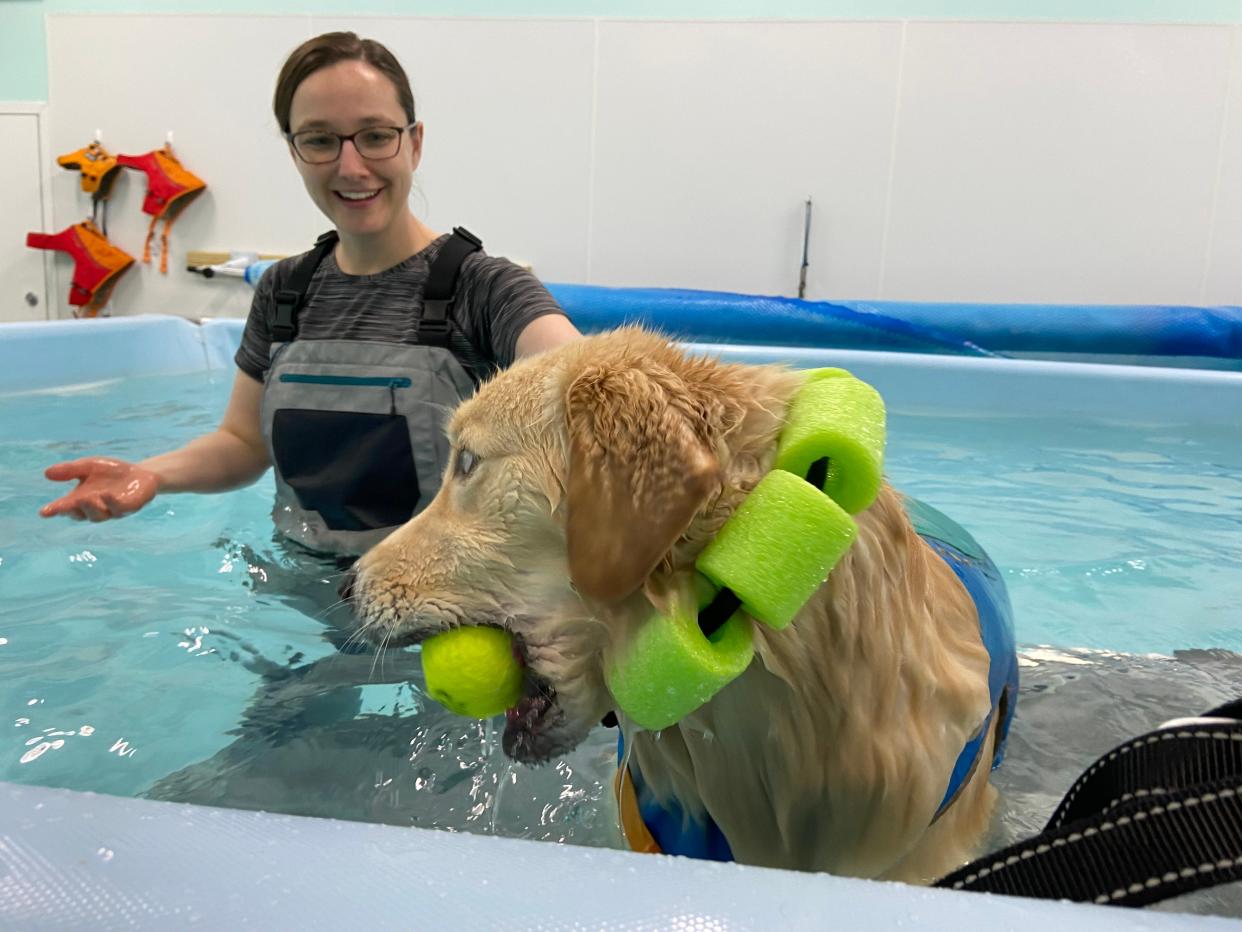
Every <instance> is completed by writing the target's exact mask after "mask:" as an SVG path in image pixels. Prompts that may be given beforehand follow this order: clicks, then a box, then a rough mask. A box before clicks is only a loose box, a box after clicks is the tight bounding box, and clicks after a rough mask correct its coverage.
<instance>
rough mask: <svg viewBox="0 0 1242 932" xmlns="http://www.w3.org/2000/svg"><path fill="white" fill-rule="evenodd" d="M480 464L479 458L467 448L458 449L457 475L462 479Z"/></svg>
mask: <svg viewBox="0 0 1242 932" xmlns="http://www.w3.org/2000/svg"><path fill="white" fill-rule="evenodd" d="M478 465H479V458H478V457H477V456H475V455H474V454H473V453H472V452H470V451H469V450H466V449H461V450H458V451H457V475H458V476H459V477H461V478H462V479H465V478H467V477H468V476H469V475H470V474H471V473H472V472H474V468H475V467H476V466H478Z"/></svg>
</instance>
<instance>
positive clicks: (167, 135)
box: [164, 130, 173, 146]
mask: <svg viewBox="0 0 1242 932" xmlns="http://www.w3.org/2000/svg"><path fill="white" fill-rule="evenodd" d="M172 134H173V131H172V130H169V131H168V132H167V133H165V134H164V142H165V144H167V145H169V146H171V145H172Z"/></svg>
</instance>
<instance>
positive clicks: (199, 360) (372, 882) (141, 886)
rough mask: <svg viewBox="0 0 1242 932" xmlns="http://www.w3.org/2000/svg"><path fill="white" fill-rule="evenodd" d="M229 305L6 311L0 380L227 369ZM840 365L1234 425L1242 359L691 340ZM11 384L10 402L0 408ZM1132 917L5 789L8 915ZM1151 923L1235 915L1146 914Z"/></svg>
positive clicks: (708, 925) (1065, 926) (512, 920)
mask: <svg viewBox="0 0 1242 932" xmlns="http://www.w3.org/2000/svg"><path fill="white" fill-rule="evenodd" d="M241 327H242V322H241V321H238V320H218V321H208V322H206V323H204V324H202V325H195V324H192V323H190V322H188V321H186V320H184V319H182V318H176V317H160V316H145V317H128V318H121V319H102V320H90V321H64V322H54V323H41V324H13V325H6V326H4V327H3V328H0V393H12V392H26V391H32V390H59V389H61V388H65V387H68V386H71V385H75V384H82V383H90V382H97V381H101V380H106V379H112V378H120V377H126V376H134V375H143V374H157V373H173V372H195V371H200V372H203V373H204V374H206V375H210V376H211V377H213V378H214V377H219V378H232V372H233V364H232V355H233V352H234V349H235V347H236V345H237V342H238V339H239V337H240V333H241ZM695 348H696V349H697V350H701V351H704V352H715V353H718V354H720V355H722V356H724V357H726V358H731V357H734V356H737V357H739V358H741V357H743V356H744V357H745V358H747V359H750V360H754V359H771V360H773V361H783V362H788V363H792V364H795V365H800V366H813V365H840V366H845V367H847V368H849V369H851V370H853V371H854V372H855V373H857V374H858V375H859V376H861V377H862V378H864V379H867V380H869V381H871V382H872V383H873V384H875V385H876V386H877V387H878V388H880V390H881V391H882V392H883V393H884V394H885V396H886V399H887V401H888V403H889V405H890V407H892V408H893V409H894V410H906V411H911V412H918V411H926V410H935V411H937V412H939V413H941V414H945V413H950V414H952V413H960V414H962V415H963V416H969V415H971V414H975V413H989V414H995V413H1007V414H1018V415H1033V416H1041V415H1056V416H1083V417H1107V418H1113V419H1124V420H1132V421H1137V422H1144V423H1157V422H1158V423H1206V424H1214V425H1234V426H1236V425H1237V424H1238V422H1239V419H1240V416H1239V414H1238V412H1239V411H1242V374H1239V373H1230V372H1211V371H1193V370H1174V369H1162V368H1136V367H1127V366H1105V365H1091V364H1080V363H1061V362H1042V361H1023V360H1009V359H996V358H968V357H963V356H940V355H928V354H903V353H886V352H868V351H863V350H827V349H816V348H814V347H804V348H797V347H778V346H753V345H752V346H742V345H735V344H696V345H695ZM4 404H5V400H4V399H3V398H0V411H3V407H4ZM1135 920H1136V915H1135V914H1134V913H1133V912H1129V911H1121V910H1118V909H1115V908H1106V907H1094V906H1080V905H1071V904H1064V903H1053V902H1043V901H1032V900H1017V899H1012V898H1005V897H995V896H983V895H978V894H963V893H951V892H948V891H939V890H927V889H922V888H914V887H907V886H901V885H894V884H882V883H877V882H870V881H859V880H850V879H845V878H838V877H830V876H826V875H811V874H801V873H793V872H787V871H776V870H766V869H760V868H752V867H743V866H739V865H734V864H716V863H708V862H701V861H691V860H686V859H683V858H656V857H651V856H646V855H636V854H630V853H627V852H620V851H611V850H600V849H589V848H581V847H571V846H564V845H553V844H547V843H540V842H529V841H521V840H514V839H504V838H487V837H480V836H472V835H465V834H454V833H448V832H435V831H428V830H422V829H414V828H394V827H391V826H382V825H372V824H364V823H352V822H344V821H337V820H331V819H306V818H297V817H292V816H281V815H273V814H267V813H254V812H242V811H235V810H223V809H213V808H208V807H196V806H184V805H172V804H167V803H157V802H152V801H147V800H136V799H123V798H114V797H105V796H97V795H94V794H89V793H74V792H69V791H64V790H54V789H46V788H40V787H27V786H17V785H13V784H0V928H4V929H9V928H12V929H22V930H31V929H43V928H57V929H96V928H104V927H107V928H112V927H119V926H124V927H125V928H137V929H164V928H170V927H181V926H186V925H189V924H190V923H192V922H198V923H202V924H204V925H206V926H210V927H213V928H226V927H228V928H231V927H238V926H242V925H246V924H249V925H253V926H255V927H259V928H277V927H282V928H284V927H294V926H296V927H298V928H305V929H316V928H340V927H343V926H346V925H349V926H355V927H360V928H376V929H379V928H507V929H528V928H529V929H533V928H566V929H568V928H598V929H617V930H620V929H626V930H640V929H668V928H696V929H698V928H702V929H726V928H728V929H731V928H773V929H776V928H780V929H788V928H806V929H822V928H827V927H842V928H849V929H891V928H894V927H897V926H900V925H910V926H928V927H938V928H971V929H973V928H979V929H991V928H1006V929H1014V930H1031V932H1045V930H1046V929H1048V928H1049V927H1054V928H1057V929H1059V930H1062V932H1077V930H1083V932H1086V930H1092V932H1095V930H1111V929H1122V928H1133V927H1134V925H1135ZM1141 922H1142V926H1143V927H1144V928H1146V929H1151V930H1163V929H1175V928H1176V929H1187V928H1196V929H1197V928H1203V929H1226V928H1236V923H1235V922H1233V921H1229V920H1223V919H1211V918H1202V917H1191V916H1184V915H1164V914H1160V913H1147V914H1143V916H1142V920H1141Z"/></svg>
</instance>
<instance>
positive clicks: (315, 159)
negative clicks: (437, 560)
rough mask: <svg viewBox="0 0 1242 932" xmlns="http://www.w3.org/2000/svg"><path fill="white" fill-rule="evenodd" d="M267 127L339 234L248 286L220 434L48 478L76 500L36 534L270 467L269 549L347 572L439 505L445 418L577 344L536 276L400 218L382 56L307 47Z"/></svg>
mask: <svg viewBox="0 0 1242 932" xmlns="http://www.w3.org/2000/svg"><path fill="white" fill-rule="evenodd" d="M273 111H274V114H275V117H276V121H277V123H278V124H279V126H280V129H281V131H282V133H283V134H284V137H285V140H286V143H287V145H288V147H289V155H290V158H291V160H292V162H293V165H294V166H295V168H296V169H297V171H298V173H299V174H300V175H301V177H302V181H303V183H304V184H305V187H306V191H307V193H308V194H309V195H310V198H311V200H312V201H314V203H315V205H316V206H317V207H318V208H319V209H320V211H322V212H323V214H324V216H325V217H327V218H328V220H329V221H331V223H332V226H333V229H332V230H330V231H329V232H328V233H325V234H324V235H323V236H321V237H320V238H319V241H318V242H317V244H316V246H315V248H314V249H312V250H310V251H309V252H307V253H304V254H302V255H300V256H295V257H292V258H289V259H286V260H284V261H282V262H279V263H277V264H276V265H275V266H273V267H272V268H271V269H269V270H268V272H267V273H266V274H265V275H264V277H263V279H262V281H261V282H260V283H259V286H258V288H257V290H256V293H255V298H254V303H253V305H252V307H251V310H250V316H249V318H248V319H247V323H246V329H245V333H244V336H243V339H242V344H241V347H240V348H239V350H238V352H237V355H236V357H235V359H236V363H237V368H238V372H237V374H236V377H235V380H234V385H233V393H232V396H231V398H230V400H229V403H228V407H227V409H226V411H225V414H224V418H223V420H222V421H221V423H220V426H219V427H218V428H217V429H216V430H215V431H213V432H212V433H210V434H207V435H206V436H204V437H200V438H198V439H196V440H194V441H192V442H191V443H189V444H188V445H186V446H185V447H182V448H181V449H179V450H175V451H173V452H171V453H165V454H163V455H160V456H155V457H153V458H151V459H148V460H145V461H143V462H142V463H139V464H132V463H127V462H122V461H119V460H115V459H104V458H99V457H93V458H87V459H83V460H77V461H74V462H72V463H62V464H59V465H57V466H54V467H52V468H51V469H49V470H48V478H51V479H54V480H69V479H77V480H78V481H79V483H80V484H79V485H78V487H77V488H76V489H74V490H73V491H72V492H70V493H69V494H68V495H66V496H64V497H62V498H60V499H59V500H57V501H55V502H52V503H51V504H49V505H46V506H45V507H44V508H43V511H42V513H43V515H44V516H52V515H58V514H67V515H69V516H70V517H73V518H77V519H89V520H92V521H100V520H104V519H107V518H114V517H121V516H123V515H126V514H130V513H132V512H134V511H137V510H139V509H140V508H142V507H143V506H144V505H146V504H147V503H148V502H149V501H150V500H151V499H152V498H154V497H155V495H157V494H158V493H160V492H187V491H191V492H216V491H224V490H227V489H232V488H236V487H237V486H239V485H245V484H248V483H250V482H253V481H254V480H255V479H257V478H258V477H259V476H261V475H262V474H263V473H264V472H265V471H266V469H267V467H268V466H269V465H274V466H275V468H276V489H277V493H276V505H275V509H274V512H273V515H274V519H275V522H276V526H277V528H278V530H279V531H280V532H282V533H283V534H284V535H285V536H287V537H289V538H292V539H293V540H295V541H297V542H298V543H300V544H303V545H305V546H307V547H310V548H312V549H315V550H320V551H327V552H333V553H347V554H352V553H360V552H362V551H363V550H365V549H366V548H367V547H368V546H370V545H371V544H373V543H375V542H376V541H378V540H379V539H381V538H383V537H384V536H385V535H387V534H388V533H389V532H390V531H391V530H392V529H393V528H394V527H397V526H398V525H400V524H402V523H403V522H405V521H407V520H408V519H409V518H410V517H412V516H413V515H414V514H416V513H417V512H418V511H419V510H420V509H421V508H422V507H423V506H424V505H425V504H426V503H427V502H429V501H430V500H431V498H432V496H433V495H434V494H435V491H436V489H437V488H438V486H439V483H440V477H441V475H442V473H443V471H444V467H445V466H446V465H447V460H448V453H449V450H448V445H447V443H446V442H445V441H444V439H443V425H444V422H445V420H446V417H447V413H448V411H449V410H450V409H451V408H452V407H454V406H455V405H456V404H457V403H458V402H459V401H461V400H462V399H463V398H465V397H467V396H469V395H470V394H472V393H473V391H474V388H475V386H477V385H478V384H479V383H480V382H481V381H482V380H483V379H484V378H486V377H487V376H489V375H491V374H492V373H493V372H495V371H496V370H498V369H501V368H504V367H506V366H508V365H509V364H510V363H511V362H513V360H514V359H515V358H517V357H519V356H523V355H529V354H531V353H535V352H539V351H541V350H543V349H546V348H548V347H551V346H555V345H557V344H559V343H563V342H565V341H567V340H570V339H573V338H574V337H576V336H577V335H578V332H577V330H576V329H575V328H574V326H573V325H572V324H571V323H570V322H569V321H568V319H567V318H566V317H565V315H564V312H563V311H562V310H561V309H560V307H558V306H557V304H556V302H555V301H554V300H553V299H552V297H551V295H549V294H548V292H547V290H546V289H545V288H544V287H543V285H542V284H540V283H539V281H538V280H537V279H535V278H534V276H532V275H531V274H530V273H528V272H526V271H525V270H523V269H521V268H519V267H517V266H516V265H514V264H513V263H511V262H508V261H507V260H504V259H499V258H495V257H491V256H488V255H486V254H484V252H483V250H482V243H481V242H480V241H479V240H478V239H477V238H476V237H475V236H474V235H473V234H471V233H469V232H467V231H464V230H461V229H460V228H458V229H456V230H454V232H453V233H451V234H443V235H442V234H440V233H439V232H437V231H436V230H433V229H431V228H430V227H428V226H427V224H425V223H423V222H422V221H421V220H420V219H419V218H418V217H416V216H415V215H414V213H413V212H412V211H411V210H410V207H409V204H408V199H409V193H410V187H411V184H412V179H413V174H414V171H415V169H417V168H418V165H419V161H420V160H421V158H422V152H423V124H422V123H421V122H419V120H418V118H417V115H416V112H415V107H414V95H413V93H412V91H411V90H410V82H409V80H408V78H407V77H406V73H405V70H404V69H403V68H402V67H401V64H400V63H399V62H398V61H397V59H396V57H395V56H393V54H392V53H391V52H390V51H389V50H388V49H387V48H385V47H384V46H383V45H381V44H380V43H378V42H376V41H375V40H373V39H362V38H359V37H358V36H357V35H355V34H354V33H352V32H333V33H326V34H324V35H321V36H317V37H315V38H313V39H309V40H308V41H306V42H304V43H303V44H302V45H300V46H299V47H298V48H297V49H295V50H294V51H293V52H292V53H291V54H290V56H289V58H288V59H287V60H286V62H285V64H284V66H283V68H282V69H281V72H280V76H279V78H278V79H277V82H276V92H275V95H274V98H273Z"/></svg>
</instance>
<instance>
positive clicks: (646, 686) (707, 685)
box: [604, 483, 806, 731]
mask: <svg viewBox="0 0 1242 932" xmlns="http://www.w3.org/2000/svg"><path fill="white" fill-rule="evenodd" d="M805 484H806V483H803V485H805ZM694 588H695V591H694V592H691V591H690V590H691V587H686V591H685V592H682V593H679V594H678V595H677V596H676V597H675V599H674V603H675V604H674V606H673V608H672V611H671V613H670V614H667V615H662V614H654V613H653V615H652V616H651V617H650V618H648V619H647V620H646V621H645V622H643V624H642V626H641V627H640V628H639V629H638V631H637V632H635V634H634V638H633V640H632V641H630V643H629V644H627V645H626V646H625V649H624V652H623V653H622V654H621V655H620V656H618V657H616V658H614V660H613V661H612V662H610V663H609V664H608V665H607V666H606V667H605V670H604V678H605V681H606V683H607V685H608V690H609V692H611V693H612V695H613V698H614V699H615V700H616V702H617V706H618V708H620V710H621V711H622V712H624V713H625V715H626V716H628V717H629V718H630V720H632V721H633V722H635V723H636V724H638V725H640V726H641V727H643V728H645V729H647V730H648V731H659V730H660V729H661V728H668V727H669V726H670V725H673V724H675V723H677V722H679V721H680V720H681V719H683V718H685V716H687V715H689V714H690V713H691V712H693V711H694V710H695V709H697V708H699V706H701V705H703V704H704V703H705V702H707V701H708V700H709V699H711V698H712V696H714V695H716V693H718V692H719V691H720V690H721V689H723V688H724V687H725V686H727V685H728V684H729V683H730V682H732V681H733V680H735V679H736V678H737V677H738V676H740V675H741V674H742V671H744V670H745V669H746V668H747V667H748V666H750V661H751V659H752V658H753V657H754V655H755V645H754V631H753V629H752V628H751V624H750V620H749V619H747V618H745V617H744V616H743V615H742V614H741V613H740V612H734V613H733V615H732V617H730V618H729V620H728V621H726V622H725V623H724V624H723V625H721V626H720V628H718V629H717V630H716V631H715V632H713V633H712V635H711V637H705V636H704V635H703V631H702V630H701V629H700V628H699V610H700V609H701V608H704V607H706V606H707V605H708V604H709V603H710V602H711V600H712V598H713V596H714V595H715V589H714V587H712V586H711V585H710V584H708V583H707V580H705V579H702V578H699V579H697V580H696V585H695V587H694Z"/></svg>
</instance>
